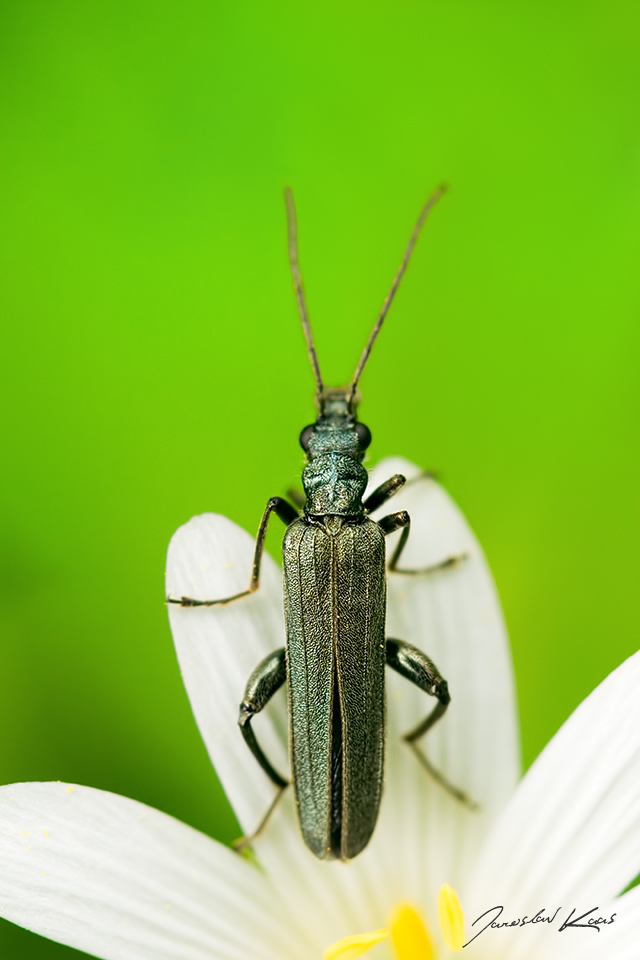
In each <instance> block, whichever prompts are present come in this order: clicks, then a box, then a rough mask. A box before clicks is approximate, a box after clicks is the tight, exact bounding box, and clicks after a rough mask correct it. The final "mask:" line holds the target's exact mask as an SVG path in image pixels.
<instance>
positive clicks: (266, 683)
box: [233, 647, 289, 852]
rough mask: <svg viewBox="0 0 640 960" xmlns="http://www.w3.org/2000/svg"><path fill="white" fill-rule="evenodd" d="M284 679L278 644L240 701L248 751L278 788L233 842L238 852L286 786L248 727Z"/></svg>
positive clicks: (256, 833)
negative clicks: (248, 832)
mask: <svg viewBox="0 0 640 960" xmlns="http://www.w3.org/2000/svg"><path fill="white" fill-rule="evenodd" d="M286 679H287V662H286V657H285V651H284V647H281V648H280V650H275V651H274V652H273V653H270V654H269V656H268V657H265V658H264V660H261V661H260V663H259V664H258V666H257V667H256V669H255V670H254V671H253V673H252V674H251V676H250V677H249V680H248V682H247V686H246V689H245V692H244V698H243V700H242V703H241V704H240V716H239V717H238V724H239V726H240V732H241V733H242V736H243V737H244V741H245V743H246V744H247V746H248V747H249V750H251V753H252V754H253V755H254V757H255V758H256V760H257V761H258V763H259V764H260V766H261V767H262V769H263V770H264V772H265V773H266V774H267V776H268V777H269V779H270V780H271V782H272V783H273V784H274V786H276V787H277V788H278V792H277V794H276V795H275V797H274V799H273V803H272V804H271V805H270V806H269V809H268V810H267V812H266V813H265V815H264V817H263V818H262V820H261V821H260V823H259V824H258V826H257V828H256V829H255V830H254V832H253V833H252V834H251V835H250V836H248V837H241V839H240V840H236V842H235V843H234V844H233V846H234V848H235V849H236V850H237V851H238V852H241V851H242V850H244V849H246V847H248V846H250V845H251V843H252V842H253V841H254V840H255V838H256V837H258V836H259V835H260V834H261V833H262V831H263V830H264V828H265V827H266V825H267V821H268V820H269V817H270V816H271V814H272V813H273V811H274V810H275V808H276V806H277V804H278V801H279V800H280V799H281V797H282V795H283V793H284V791H285V790H286V789H287V787H288V786H289V781H288V780H285V778H284V777H282V776H280V774H279V773H278V771H277V770H276V769H275V767H273V765H272V764H271V762H270V760H269V759H268V758H267V757H266V755H265V754H264V752H263V750H262V747H261V746H260V744H259V743H258V741H257V740H256V736H255V733H254V732H253V729H252V727H251V720H252V718H253V717H254V716H255V715H256V713H260V711H261V710H263V709H264V708H265V707H266V705H267V704H268V703H269V701H270V700H271V697H272V696H273V695H274V693H276V691H278V690H279V689H280V687H281V686H282V684H283V683H284V682H285V680H286Z"/></svg>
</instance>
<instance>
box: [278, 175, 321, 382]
mask: <svg viewBox="0 0 640 960" xmlns="http://www.w3.org/2000/svg"><path fill="white" fill-rule="evenodd" d="M284 202H285V204H286V207H287V237H288V240H289V267H290V268H291V276H292V278H293V289H294V291H295V295H296V303H297V304H298V313H299V314H300V320H301V321H302V330H303V332H304V338H305V340H306V341H307V353H308V354H309V360H310V361H311V368H312V370H313V376H314V377H315V381H316V392H317V395H318V397H320V396H321V394H322V391H323V389H324V384H323V383H322V374H321V373H320V364H319V363H318V354H317V353H316V345H315V343H314V342H313V331H312V330H311V324H310V322H309V314H308V313H307V301H306V300H305V296H304V284H303V283H302V274H301V273H300V261H299V259H298V222H297V219H296V204H295V201H294V199H293V193H292V192H291V187H285V189H284Z"/></svg>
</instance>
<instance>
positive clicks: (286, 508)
mask: <svg viewBox="0 0 640 960" xmlns="http://www.w3.org/2000/svg"><path fill="white" fill-rule="evenodd" d="M272 513H275V514H276V516H278V517H280V519H281V520H282V522H283V523H285V524H286V525H287V526H288V525H289V524H290V523H293V521H294V520H296V519H297V518H298V516H299V514H298V511H297V510H296V509H295V507H292V506H291V504H290V503H288V502H287V501H286V500H285V499H284V498H283V497H271V499H270V500H269V502H268V503H267V505H266V507H265V509H264V513H263V514H262V520H261V521H260V526H259V527H258V534H257V536H256V548H255V551H254V554H253V564H252V567H251V579H250V580H249V586H248V587H247V589H246V590H242V591H241V592H240V593H234V594H233V595H232V596H230V597H222V598H221V599H219V600H194V599H193V597H180V598H174V597H167V603H179V604H180V606H181V607H214V606H217V605H218V604H224V603H231V602H232V601H233V600H240V599H241V598H242V597H249V596H251V594H252V593H255V592H256V590H257V589H258V587H259V586H260V564H261V563H262V554H263V553H264V542H265V539H266V536H267V528H268V526H269V518H270V517H271V514H272Z"/></svg>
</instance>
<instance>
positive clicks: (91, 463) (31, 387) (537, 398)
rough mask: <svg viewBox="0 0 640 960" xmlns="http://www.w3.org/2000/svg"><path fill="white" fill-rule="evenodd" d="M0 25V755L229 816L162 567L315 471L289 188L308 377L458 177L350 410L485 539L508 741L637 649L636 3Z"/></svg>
mask: <svg viewBox="0 0 640 960" xmlns="http://www.w3.org/2000/svg"><path fill="white" fill-rule="evenodd" d="M0 49H1V56H0V118H1V122H0V135H1V138H2V143H1V148H0V156H1V160H0V164H1V183H2V188H1V189H2V208H3V213H2V225H1V229H0V244H1V246H2V250H1V252H0V272H1V300H2V312H3V315H4V317H5V320H4V322H3V332H2V348H3V349H2V354H3V359H2V372H1V377H0V379H1V390H2V396H3V406H2V411H3V413H2V444H1V448H2V453H3V465H2V480H3V483H2V497H1V499H0V534H1V556H0V564H1V576H0V587H1V589H2V604H1V607H0V612H1V617H2V632H3V639H2V647H1V663H0V724H1V727H2V731H3V737H2V746H1V750H0V782H12V781H17V780H32V779H33V780H48V779H53V780H57V779H61V780H71V781H78V782H81V783H87V784H91V785H93V786H96V787H102V788H104V789H107V790H113V791H116V792H119V793H123V794H126V795H128V796H131V797H135V798H137V799H139V800H142V801H144V802H146V803H149V804H153V805H154V806H157V807H159V808H161V809H163V810H166V811H168V812H170V813H171V814H174V815H175V816H177V817H180V818H182V819H184V820H186V821H187V822H188V823H191V824H193V825H195V826H196V827H199V828H200V829H202V830H205V831H207V832H209V833H211V834H212V835H213V836H216V837H219V838H220V839H222V840H225V841H229V840H230V839H232V838H233V837H234V836H235V835H236V834H237V827H236V826H235V824H234V821H233V818H232V815H231V813H230V811H229V809H228V807H227V806H226V801H225V800H224V797H223V795H222V793H221V791H220V788H219V787H218V785H217V783H216V780H215V777H214V774H213V772H212V771H211V769H210V767H209V764H208V761H207V756H206V753H205V750H204V747H203V745H202V744H201V742H200V739H199V737H198V733H197V730H196V727H195V725H194V722H193V719H192V716H191V713H190V709H189V704H188V701H187V698H186V695H185V693H184V690H183V689H182V685H181V682H180V677H179V673H178V669H177V666H176V662H175V658H174V653H173V648H172V644H171V637H170V634H169V630H168V626H167V620H166V613H165V609H164V606H163V581H162V575H163V564H164V554H165V549H166V545H167V542H168V540H169V537H170V536H171V534H172V532H173V530H174V529H175V528H176V527H177V526H178V525H179V524H181V523H183V522H184V521H185V520H186V519H188V518H189V517H190V516H191V515H192V514H195V513H199V512H202V511H206V510H214V511H219V512H222V513H226V514H228V515H229V516H231V517H233V518H234V519H235V520H237V521H238V522H239V523H241V524H242V525H243V526H245V527H246V528H247V529H249V530H251V531H254V530H255V529H256V527H257V523H258V520H259V517H260V514H261V511H262V508H263V505H264V503H265V501H266V500H267V498H268V497H269V496H270V495H273V494H280V493H283V492H284V490H285V488H286V486H287V485H288V484H290V483H291V482H293V481H295V478H296V475H297V474H298V473H299V470H300V465H301V452H300V449H299V447H298V443H297V437H298V433H299V431H300V428H301V427H302V426H303V425H304V424H306V423H307V422H308V421H309V419H310V418H311V417H312V415H313V407H312V403H311V397H312V391H313V383H312V378H311V373H310V369H309V365H308V363H307V360H306V357H305V353H304V346H303V340H302V335H301V332H300V330H299V326H298V320H297V314H296V309H295V304H294V299H293V294H292V292H291V287H290V280H289V276H288V267H287V261H286V253H285V219H284V209H283V203H282V196H281V192H282V187H283V186H284V184H285V183H291V184H292V185H293V187H294V189H295V193H296V198H297V202H298V209H299V217H300V231H301V256H302V262H303V268H304V273H305V280H306V285H307V292H308V299H309V304H310V310H311V314H312V319H313V321H314V324H315V330H316V338H317V343H318V349H319V353H320V358H321V362H322V364H323V370H324V372H325V376H326V379H327V380H328V381H329V382H340V381H343V380H346V379H347V378H348V377H349V376H350V374H351V372H352V370H353V368H354V366H355V362H356V359H357V357H358V355H359V353H360V350H361V349H362V346H363V344H364V341H365V339H366V336H367V334H368V331H369V328H370V325H371V323H372V321H373V318H374V317H375V315H376V313H377V311H378V309H379V307H380V305H381V303H382V300H383V297H384V295H385V293H386V290H387V287H388V285H389V283H390V281H391V278H392V276H393V272H394V270H395V268H396V266H397V263H398V261H399V257H400V254H401V251H402V249H403V247H404V244H405V242H406V240H407V238H408V235H409V232H410V230H411V227H412V224H413V221H414V219H415V217H416V215H417V213H418V210H419V208H420V206H421V204H422V203H423V201H424V199H425V198H426V196H427V195H428V193H429V192H430V191H431V190H432V188H433V187H434V186H436V185H437V184H438V183H439V182H441V181H442V180H447V181H449V182H450V183H451V185H452V189H451V192H450V193H449V194H448V195H447V197H446V198H445V199H444V200H443V201H442V202H441V203H440V205H439V206H438V208H437V209H436V210H435V211H434V213H433V215H432V217H431V219H430V221H429V223H428V225H427V227H426V229H425V232H424V234H423V237H422V239H421V241H420V245H419V247H418V249H417V252H416V255H415V259H414V262H413V263H412V265H411V268H410V270H409V273H408V275H407V277H406V280H405V283H404V285H403V288H402V289H401V291H400V293H399V295H398V298H397V302H396V303H395V305H394V307H393V311H392V313H391V315H390V317H389V322H388V325H387V326H386V327H385V329H384V332H383V335H382V336H381V338H380V341H379V342H378V344H377V346H376V349H375V351H374V354H373V358H372V360H371V363H370V365H369V367H368V369H367V371H366V374H365V375H364V377H363V380H362V388H363V393H364V397H365V400H364V402H363V404H362V407H361V413H362V417H363V419H364V420H365V422H366V423H368V424H369V426H370V427H371V429H372V431H373V434H374V443H373V446H372V448H371V453H372V459H375V460H377V459H379V458H381V457H383V456H385V455H387V454H392V453H400V454H404V455H406V456H408V457H411V458H413V459H414V460H416V461H417V462H418V463H420V464H422V465H424V466H425V467H429V468H432V469H435V470H436V471H438V472H439V474H440V476H441V478H442V479H443V481H444V482H445V484H446V485H447V487H448V488H449V490H450V491H451V492H452V493H453V495H454V496H455V497H456V498H457V500H458V502H459V503H460V504H461V506H462V507H463V509H464V510H465V511H466V513H467V516H468V517H469V519H470V521H471V523H472V524H473V526H474V528H475V530H476V532H477V533H478V535H479V536H480V538H481V540H482V543H483V544H484V547H485V549H486V551H487V554H488V557H489V560H490V562H491V564H492V566H493V570H494V572H495V575H496V579H497V582H498V585H499V589H500V593H501V596H502V599H503V603H504V607H505V611H506V616H507V620H508V624H509V627H510V631H511V636H512V641H513V651H514V657H515V665H516V672H517V678H518V688H519V697H520V706H521V713H522V725H523V740H524V756H525V761H526V763H530V762H531V760H532V759H533V758H534V757H535V756H536V754H537V753H538V752H539V750H540V749H541V748H542V746H543V745H544V744H545V742H546V741H547V740H548V739H549V738H550V737H551V736H552V734H553V733H554V731H555V730H556V729H557V728H558V726H559V725H560V724H561V723H562V721H563V720H564V719H565V718H566V717H567V716H568V714H569V713H570V712H571V710H572V709H573V708H574V707H575V706H576V705H577V704H578V703H579V702H580V700H581V699H582V698H583V697H584V696H585V695H586V694H587V693H588V692H589V691H590V690H591V689H592V688H593V687H594V686H595V685H596V684H597V683H598V682H599V681H600V680H602V678H603V677H604V676H605V675H606V674H607V673H608V672H609V671H610V670H611V669H612V668H614V667H615V666H617V665H618V664H619V663H620V662H621V661H622V660H623V659H624V658H625V657H626V656H627V655H629V654H630V653H632V652H633V651H634V650H635V649H636V647H637V646H638V642H637V622H638V597H639V591H638V586H637V579H638V564H639V557H638V524H639V512H638V487H639V485H638V479H639V478H638V467H639V457H638V452H637V451H638V446H637V433H636V423H637V418H638V386H637V383H638V375H637V367H638V354H637V346H638V310H639V295H640V282H639V279H638V260H639V257H640V242H639V237H640V127H639V120H640V82H639V81H640V13H639V12H638V7H637V4H635V3H631V2H630V3H619V2H615V0H607V2H606V3H605V2H596V3H587V2H584V3H562V2H560V3H559V2H557V0H553V2H548V3H546V2H539V0H536V2H519V3H514V2H512V0H504V2H482V0H466V2H465V0H442V2H437V3H436V2H426V0H422V2H416V0H405V2H403V3H391V2H388V0H386V2H380V0H366V2H363V0H355V2H354V0H352V2H348V3H347V2H344V0H342V2H339V3H337V2H327V3H324V4H318V3H308V2H297V3H293V2H264V0H262V2H257V0H255V2H245V0H239V2H238V0H236V2H234V3H232V4H222V3H221V2H217V3H216V2H207V3H204V2H195V0H193V2H190V0H187V2H181V3H178V2H163V0H146V2H145V0H126V2H125V0H103V2H101V3H99V4H98V3H89V4H87V3H83V2H79V0H78V2H75V3H74V2H71V0H46V2H45V0H42V2H29V0H26V2H25V0H20V2H17V0H5V3H4V4H3V5H2V9H1V12H0ZM270 546H271V548H272V550H274V551H276V552H277V549H278V545H277V537H276V538H272V539H271V540H270ZM72 954H73V951H71V950H68V949H66V948H63V947H59V946H57V945H54V944H51V943H49V942H48V941H44V940H41V939H39V938H36V937H35V936H33V935H31V934H27V933H25V932H23V931H21V930H19V929H18V928H15V927H12V926H11V925H10V924H7V923H3V924H2V926H1V927H0V956H1V957H3V958H4V957H5V956H6V957H11V958H13V957H18V956H19V957H21V958H22V957H25V958H27V957H37V958H62V957H71V955H72Z"/></svg>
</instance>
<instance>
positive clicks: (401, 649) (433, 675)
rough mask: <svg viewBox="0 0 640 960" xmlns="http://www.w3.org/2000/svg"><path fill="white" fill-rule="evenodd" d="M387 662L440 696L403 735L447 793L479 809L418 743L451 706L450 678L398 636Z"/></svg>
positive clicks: (389, 647)
mask: <svg viewBox="0 0 640 960" xmlns="http://www.w3.org/2000/svg"><path fill="white" fill-rule="evenodd" d="M387 666H389V667H391V669H392V670H395V671H396V673H399V674H400V676H401V677H404V678H405V680H410V681H411V683H414V684H415V685H416V686H417V687H419V688H420V689H421V690H424V692H425V693H428V694H429V696H431V697H436V698H437V700H438V703H436V705H435V707H434V708H433V710H432V711H431V712H430V713H429V714H427V716H426V717H425V718H424V720H421V721H420V723H419V724H418V725H417V726H415V727H414V728H413V729H412V730H409V732H408V733H405V734H404V736H403V737H402V739H403V740H404V741H405V743H406V744H408V746H409V747H410V748H411V751H412V753H413V754H414V756H415V757H416V759H417V761H418V763H419V764H420V766H421V767H423V768H424V769H425V770H426V771H427V773H428V774H429V775H430V776H431V777H432V778H433V779H434V780H435V781H436V783H439V784H440V786H441V787H443V788H444V789H445V790H446V791H447V793H450V794H451V796H452V797H455V799H456V800H458V801H459V802H460V803H463V804H464V805H465V807H468V808H469V809H470V810H477V809H478V804H477V803H476V802H475V801H474V800H472V799H471V798H470V797H469V796H468V794H467V793H465V791H464V790H461V789H460V787H456V786H455V784H453V783H451V782H450V781H449V780H448V779H447V778H446V777H445V776H444V774H443V773H441V772H440V771H439V770H438V769H436V767H434V766H433V764H432V763H431V761H430V760H429V758H428V757H427V756H426V754H425V753H424V752H423V751H422V750H421V749H420V746H419V744H418V740H420V738H421V737H423V736H424V735H425V733H426V732H427V731H428V730H430V729H431V727H433V725H434V724H435V723H437V722H438V720H439V719H440V717H442V716H443V715H444V713H445V712H446V710H447V707H448V706H449V703H450V701H451V695H450V693H449V687H448V685H447V681H446V680H445V679H444V678H443V677H442V676H440V673H439V672H438V669H437V667H436V666H435V664H434V663H433V661H432V660H430V659H429V657H428V656H427V655H426V654H424V653H423V652H422V650H418V648H417V647H414V646H412V645H411V644H410V643H406V642H405V641H404V640H395V639H393V638H392V637H388V638H387Z"/></svg>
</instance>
